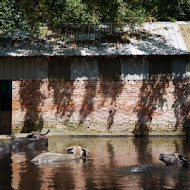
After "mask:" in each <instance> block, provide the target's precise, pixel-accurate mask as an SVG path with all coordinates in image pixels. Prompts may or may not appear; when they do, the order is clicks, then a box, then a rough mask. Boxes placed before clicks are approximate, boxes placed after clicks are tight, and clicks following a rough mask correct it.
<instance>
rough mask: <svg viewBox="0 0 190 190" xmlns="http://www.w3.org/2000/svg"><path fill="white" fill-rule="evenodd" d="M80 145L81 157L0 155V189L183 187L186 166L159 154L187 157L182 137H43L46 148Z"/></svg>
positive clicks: (189, 149) (188, 182)
mask: <svg viewBox="0 0 190 190" xmlns="http://www.w3.org/2000/svg"><path fill="white" fill-rule="evenodd" d="M72 145H81V146H83V147H85V148H87V149H88V150H90V154H89V156H88V157H87V159H86V160H82V159H80V160H75V161H66V162H63V163H59V164H42V165H36V164H34V163H32V162H30V160H31V159H32V158H34V157H35V156H36V155H38V154H39V153H40V152H32V153H31V152H27V153H19V154H18V153H12V154H9V153H7V154H4V155H0V189H19V190H20V189H23V190H24V189H27V190H33V189H35V190H38V189H189V188H190V177H189V176H190V168H180V167H166V166H164V164H163V163H162V162H161V161H159V159H158V158H159V154H160V153H175V152H178V153H181V154H185V155H186V156H187V157H189V158H190V146H189V145H190V142H189V141H188V140H186V139H183V138H64V137H61V136H55V137H50V138H49V151H52V152H60V153H65V148H66V147H69V146H72Z"/></svg>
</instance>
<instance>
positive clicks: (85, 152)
mask: <svg viewBox="0 0 190 190" xmlns="http://www.w3.org/2000/svg"><path fill="white" fill-rule="evenodd" d="M82 151H83V156H87V154H88V153H89V152H90V151H89V150H88V149H86V148H82Z"/></svg>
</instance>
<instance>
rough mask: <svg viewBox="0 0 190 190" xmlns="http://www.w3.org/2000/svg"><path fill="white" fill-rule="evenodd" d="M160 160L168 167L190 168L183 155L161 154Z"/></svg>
mask: <svg viewBox="0 0 190 190" xmlns="http://www.w3.org/2000/svg"><path fill="white" fill-rule="evenodd" d="M159 160H161V161H162V162H164V163H165V164H166V166H185V167H187V166H189V164H190V162H189V161H188V160H187V158H186V157H185V156H183V155H178V156H177V155H175V154H160V157H159Z"/></svg>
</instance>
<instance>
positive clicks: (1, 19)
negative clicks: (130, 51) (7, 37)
mask: <svg viewBox="0 0 190 190" xmlns="http://www.w3.org/2000/svg"><path fill="white" fill-rule="evenodd" d="M0 7H1V8H0V26H1V27H2V28H3V29H5V30H15V29H21V30H30V31H38V28H39V27H40V26H44V25H45V26H48V27H51V28H54V29H57V28H59V27H60V26H61V25H62V24H64V23H75V24H81V23H99V22H115V23H123V22H127V23H131V24H134V23H142V22H143V21H157V20H158V21H159V20H162V21H175V20H190V0H172V1H171V0H128V1H127V0H111V1H110V0H95V1H94V0H40V1H39V0H30V1H28V0H1V6H0Z"/></svg>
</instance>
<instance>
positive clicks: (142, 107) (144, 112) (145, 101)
mask: <svg viewBox="0 0 190 190" xmlns="http://www.w3.org/2000/svg"><path fill="white" fill-rule="evenodd" d="M169 80H170V77H166V76H155V77H154V79H152V80H143V84H142V86H141V89H140V93H139V101H138V104H137V108H136V109H135V112H136V113H137V117H138V121H137V123H136V124H135V129H134V131H133V133H134V135H135V136H144V135H148V134H149V132H150V124H151V122H152V116H153V113H154V111H155V110H156V109H157V108H158V107H159V108H162V107H163V105H164V103H165V102H166V99H165V98H164V94H166V89H167V88H168V86H169Z"/></svg>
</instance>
